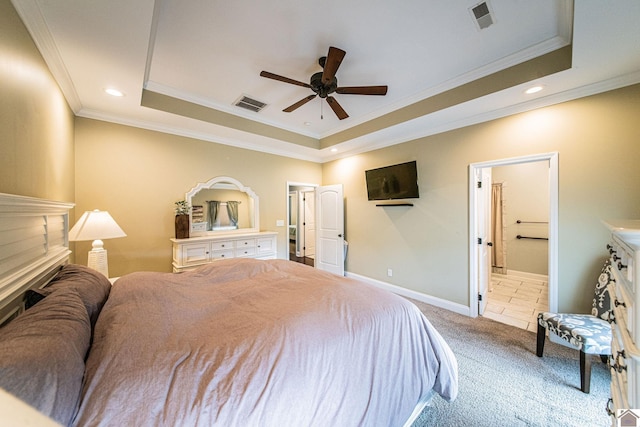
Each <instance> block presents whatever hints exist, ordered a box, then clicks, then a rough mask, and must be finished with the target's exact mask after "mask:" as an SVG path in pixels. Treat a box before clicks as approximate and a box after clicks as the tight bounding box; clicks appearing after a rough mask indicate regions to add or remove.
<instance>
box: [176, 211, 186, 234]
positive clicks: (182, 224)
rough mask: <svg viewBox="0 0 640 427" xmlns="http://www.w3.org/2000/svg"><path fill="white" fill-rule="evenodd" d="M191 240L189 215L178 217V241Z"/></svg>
mask: <svg viewBox="0 0 640 427" xmlns="http://www.w3.org/2000/svg"><path fill="white" fill-rule="evenodd" d="M188 238H189V215H176V239H188Z"/></svg>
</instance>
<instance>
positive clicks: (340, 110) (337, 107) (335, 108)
mask: <svg viewBox="0 0 640 427" xmlns="http://www.w3.org/2000/svg"><path fill="white" fill-rule="evenodd" d="M327 102H328V103H329V107H331V109H332V110H333V112H334V113H336V116H338V118H339V119H340V120H344V119H346V118H347V117H349V115H348V114H347V112H346V111H344V109H343V108H342V106H340V104H338V101H336V99H335V98H334V97H333V96H327Z"/></svg>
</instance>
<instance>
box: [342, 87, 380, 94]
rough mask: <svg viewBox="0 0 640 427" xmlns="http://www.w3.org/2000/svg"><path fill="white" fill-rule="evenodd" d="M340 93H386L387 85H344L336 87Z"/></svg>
mask: <svg viewBox="0 0 640 427" xmlns="http://www.w3.org/2000/svg"><path fill="white" fill-rule="evenodd" d="M336 93H339V94H342V95H386V94H387V86H346V87H339V88H337V89H336Z"/></svg>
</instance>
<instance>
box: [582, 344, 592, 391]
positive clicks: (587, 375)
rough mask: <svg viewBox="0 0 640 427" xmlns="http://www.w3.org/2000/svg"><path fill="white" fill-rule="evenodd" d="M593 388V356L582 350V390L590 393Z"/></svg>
mask: <svg viewBox="0 0 640 427" xmlns="http://www.w3.org/2000/svg"><path fill="white" fill-rule="evenodd" d="M590 388H591V356H590V355H588V354H585V353H584V352H583V351H581V352H580V390H582V392H583V393H589V389H590Z"/></svg>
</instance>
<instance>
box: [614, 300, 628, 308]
mask: <svg viewBox="0 0 640 427" xmlns="http://www.w3.org/2000/svg"><path fill="white" fill-rule="evenodd" d="M613 303H614V304H615V306H616V307H619V306H623V307H626V306H627V303H625V302H620V301H618V300H615V301H614V302H613Z"/></svg>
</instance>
